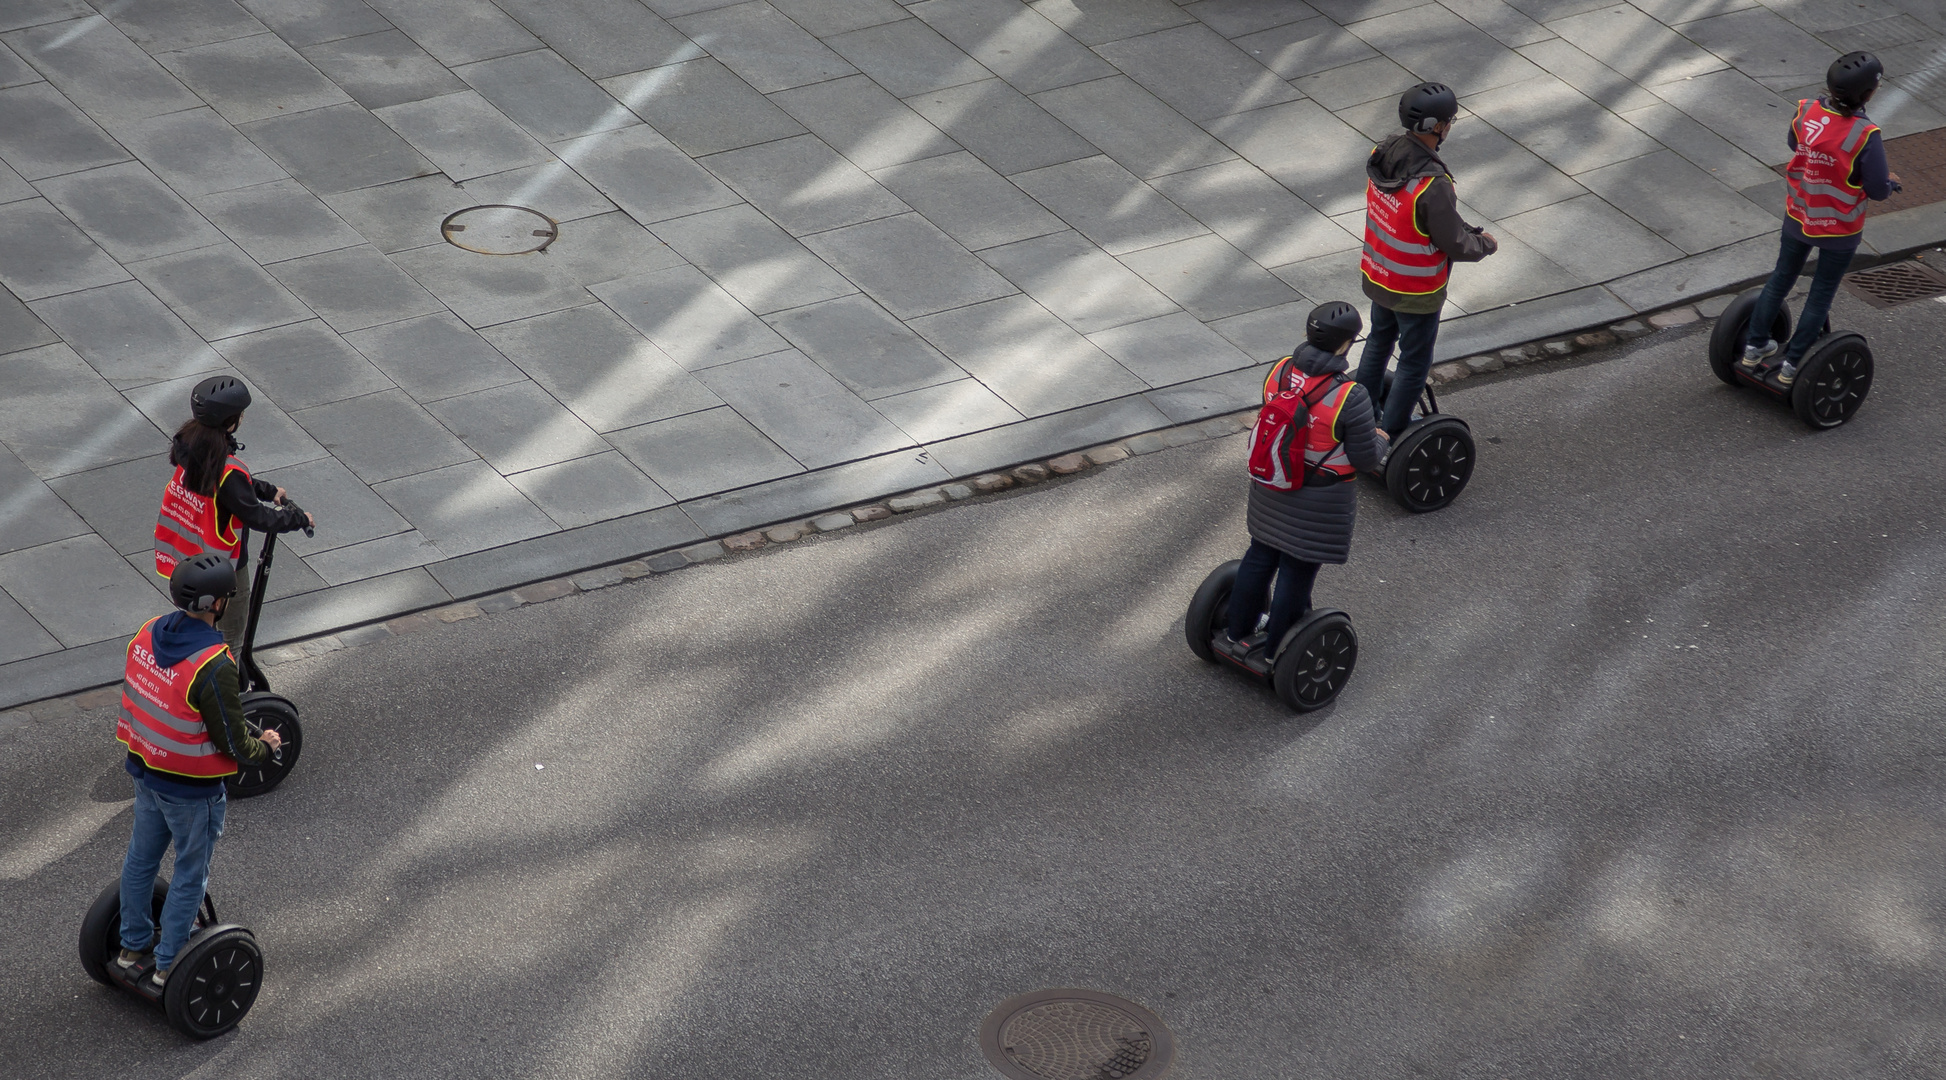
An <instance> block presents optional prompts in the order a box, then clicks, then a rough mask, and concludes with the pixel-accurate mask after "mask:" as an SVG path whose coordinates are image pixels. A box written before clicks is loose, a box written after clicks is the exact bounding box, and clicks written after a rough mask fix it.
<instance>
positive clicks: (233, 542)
mask: <svg viewBox="0 0 1946 1080" xmlns="http://www.w3.org/2000/svg"><path fill="white" fill-rule="evenodd" d="M232 472H240V473H242V474H243V479H244V482H246V483H248V482H249V480H250V469H249V467H248V466H246V465H244V464H243V461H242V459H240V458H236V457H232V458H230V459H229V460H228V461H226V462H224V463H223V475H221V476H219V477H217V478H216V490H218V491H221V490H223V481H225V480H228V479H229V478H230V474H231V473H232ZM222 516H223V515H222V514H220V513H219V512H218V510H217V507H216V496H215V495H214V494H210V495H198V494H197V493H195V492H193V491H191V490H189V485H187V484H185V483H183V482H182V467H181V466H177V467H176V474H175V475H174V476H172V477H170V478H169V484H168V486H166V487H164V488H163V489H162V510H161V512H160V513H158V514H156V518H155V572H156V573H158V574H161V575H162V576H163V577H168V576H169V573H170V571H173V570H174V569H175V568H176V563H178V562H180V561H182V560H183V559H187V558H190V557H192V556H195V555H201V554H202V553H203V552H205V551H215V552H220V553H222V554H224V555H228V556H229V557H230V558H231V559H238V558H241V557H242V556H243V530H242V529H241V528H239V527H238V526H237V522H236V519H235V518H231V519H230V520H229V522H228V525H229V528H228V529H225V528H223V524H222V523H220V522H219V521H218V519H219V518H220V517H222Z"/></svg>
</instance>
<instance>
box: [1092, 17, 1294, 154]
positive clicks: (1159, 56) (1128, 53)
mask: <svg viewBox="0 0 1946 1080" xmlns="http://www.w3.org/2000/svg"><path fill="white" fill-rule="evenodd" d="M1095 51H1096V52H1097V53H1100V54H1101V55H1102V57H1103V58H1104V59H1106V60H1107V61H1108V62H1109V63H1111V64H1114V65H1115V66H1116V67H1118V68H1120V69H1121V70H1122V72H1123V73H1124V74H1126V75H1128V77H1129V78H1132V79H1134V80H1135V81H1136V82H1139V83H1141V84H1142V85H1143V86H1144V87H1147V88H1148V91H1149V92H1150V93H1152V94H1154V95H1155V96H1156V97H1159V98H1161V99H1162V100H1163V101H1165V102H1167V103H1168V104H1169V105H1170V106H1171V107H1173V108H1174V109H1175V110H1176V111H1177V112H1179V113H1181V114H1183V115H1184V116H1187V117H1188V118H1189V119H1191V120H1195V121H1198V122H1201V121H1205V120H1213V119H1215V118H1217V117H1219V116H1228V115H1230V114H1231V113H1239V112H1245V111H1247V110H1250V109H1260V108H1263V107H1264V106H1267V105H1275V104H1277V103H1279V102H1284V101H1292V100H1295V99H1296V98H1298V97H1299V96H1300V95H1299V94H1298V92H1297V91H1295V90H1293V89H1291V87H1290V84H1289V83H1286V82H1285V81H1284V80H1282V79H1280V78H1278V76H1277V73H1276V72H1273V71H1271V70H1270V69H1269V68H1267V67H1264V66H1263V64H1262V63H1261V62H1259V60H1258V58H1257V57H1255V56H1252V55H1251V54H1250V53H1249V52H1247V51H1245V50H1244V49H1240V48H1238V47H1237V46H1235V45H1232V44H1230V43H1229V42H1228V41H1225V40H1224V39H1223V37H1222V36H1221V35H1219V34H1217V33H1216V32H1215V31H1213V30H1211V29H1210V28H1209V27H1207V26H1203V25H1202V24H1200V23H1198V24H1195V25H1191V26H1179V27H1176V28H1174V29H1171V30H1163V31H1160V32H1158V33H1154V34H1145V35H1143V36H1142V37H1136V38H1130V39H1128V40H1126V41H1116V42H1112V43H1109V44H1105V45H1101V46H1099V47H1097V48H1096V49H1095ZM1219 137H1220V136H1219Z"/></svg>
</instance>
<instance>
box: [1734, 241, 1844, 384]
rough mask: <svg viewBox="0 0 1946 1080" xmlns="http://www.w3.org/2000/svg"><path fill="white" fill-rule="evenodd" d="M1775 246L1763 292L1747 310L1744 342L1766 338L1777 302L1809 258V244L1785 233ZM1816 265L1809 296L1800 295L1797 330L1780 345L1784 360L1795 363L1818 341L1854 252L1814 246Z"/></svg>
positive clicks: (1759, 342) (1757, 343)
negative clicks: (1774, 259) (1773, 262)
mask: <svg viewBox="0 0 1946 1080" xmlns="http://www.w3.org/2000/svg"><path fill="white" fill-rule="evenodd" d="M1780 240H1781V241H1782V242H1781V243H1780V244H1779V246H1778V249H1777V268H1776V269H1774V270H1772V271H1771V272H1770V280H1769V281H1767V282H1765V283H1764V291H1763V295H1761V296H1759V297H1757V306H1756V307H1754V308H1751V309H1750V334H1749V337H1748V339H1747V340H1746V344H1750V345H1755V346H1757V347H1759V348H1762V347H1763V344H1764V343H1765V342H1767V341H1769V340H1770V324H1771V321H1772V320H1774V319H1776V318H1777V308H1778V305H1780V304H1782V303H1783V302H1784V298H1785V297H1786V296H1789V295H1790V294H1791V286H1793V285H1796V284H1797V276H1798V275H1799V274H1800V273H1803V271H1804V261H1805V260H1806V259H1809V258H1810V257H1811V250H1812V246H1811V245H1810V244H1807V243H1805V242H1804V241H1802V240H1799V239H1797V238H1796V237H1793V236H1791V235H1790V234H1789V233H1785V234H1784V235H1783V236H1782V237H1780ZM1817 252H1818V268H1817V270H1816V271H1815V272H1814V273H1813V274H1812V276H1811V295H1809V296H1806V297H1805V298H1804V310H1803V311H1800V312H1798V313H1797V329H1795V330H1793V331H1792V332H1791V340H1790V343H1789V344H1787V345H1785V346H1784V359H1785V360H1787V361H1789V362H1790V363H1793V364H1795V363H1797V362H1798V361H1799V360H1802V359H1804V354H1805V353H1807V352H1810V351H1811V343H1812V342H1814V341H1816V340H1818V335H1820V334H1822V333H1823V332H1824V320H1825V317H1826V316H1828V315H1830V314H1831V298H1832V297H1834V296H1836V295H1837V294H1838V283H1839V282H1841V281H1843V280H1844V278H1845V268H1846V267H1848V266H1850V265H1851V257H1852V256H1853V255H1855V254H1857V252H1856V251H1855V250H1854V251H1833V250H1831V249H1830V248H1818V249H1817Z"/></svg>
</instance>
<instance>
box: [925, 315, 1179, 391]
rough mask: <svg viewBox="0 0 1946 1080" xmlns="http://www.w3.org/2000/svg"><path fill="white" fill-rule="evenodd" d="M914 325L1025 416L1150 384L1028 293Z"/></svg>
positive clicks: (1141, 387)
mask: <svg viewBox="0 0 1946 1080" xmlns="http://www.w3.org/2000/svg"><path fill="white" fill-rule="evenodd" d="M912 326H913V329H915V330H918V331H919V332H920V333H921V334H924V335H925V336H926V339H927V340H929V341H931V342H932V343H933V344H934V345H935V346H937V347H938V348H939V351H940V352H943V353H945V354H946V355H947V356H949V357H951V358H952V360H953V362H954V363H956V364H958V365H959V366H960V367H962V368H965V369H966V370H967V371H968V372H970V373H972V375H973V377H974V378H976V379H979V380H980V381H981V382H982V383H985V384H986V385H987V386H988V387H989V388H991V389H992V390H993V392H994V393H996V394H998V395H1000V397H1001V399H1002V400H1004V401H1006V403H1007V404H1008V405H1011V406H1012V407H1013V408H1014V409H1016V410H1017V411H1019V412H1020V414H1021V415H1023V416H1030V417H1031V416H1041V415H1044V414H1046V413H1051V412H1059V411H1061V410H1063V409H1072V408H1076V407H1078V406H1081V405H1087V404H1092V403H1094V402H1097V401H1103V400H1106V399H1108V398H1113V397H1121V396H1123V395H1126V394H1134V393H1140V392H1141V391H1143V390H1146V389H1148V384H1147V383H1145V382H1143V381H1142V380H1141V379H1139V378H1137V377H1136V376H1135V375H1134V374H1133V373H1131V372H1130V371H1129V370H1128V369H1127V368H1124V367H1122V366H1121V365H1120V364H1118V363H1116V362H1115V360H1114V358H1113V357H1111V356H1109V355H1108V354H1107V353H1105V352H1102V351H1101V350H1100V349H1099V348H1097V347H1096V346H1095V345H1094V343H1092V342H1090V341H1089V340H1088V339H1087V338H1084V337H1082V336H1081V335H1080V334H1078V333H1076V332H1075V331H1074V330H1073V329H1072V328H1071V327H1069V326H1068V325H1067V324H1066V323H1064V322H1062V321H1061V320H1059V319H1057V318H1055V317H1054V315H1053V314H1052V313H1051V312H1049V311H1048V310H1047V309H1046V308H1044V307H1042V306H1041V305H1039V304H1037V303H1035V302H1034V301H1033V300H1030V299H1028V298H1027V297H1025V296H1010V297H1005V298H1002V299H999V300H990V301H987V302H986V303H983V304H975V305H973V306H972V307H965V308H959V309H957V310H954V311H947V312H942V313H940V314H938V315H930V316H927V317H925V318H923V319H916V320H913V323H912Z"/></svg>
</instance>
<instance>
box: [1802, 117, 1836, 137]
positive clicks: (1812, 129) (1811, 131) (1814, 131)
mask: <svg viewBox="0 0 1946 1080" xmlns="http://www.w3.org/2000/svg"><path fill="white" fill-rule="evenodd" d="M1830 123H1831V121H1830V120H1828V119H1826V118H1824V117H1822V116H1811V117H1806V118H1805V120H1804V141H1805V142H1817V141H1818V136H1820V135H1822V134H1824V129H1825V127H1826V126H1828V125H1829V124H1830Z"/></svg>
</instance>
